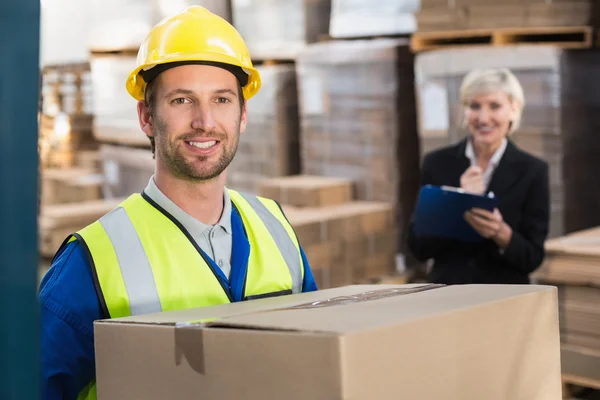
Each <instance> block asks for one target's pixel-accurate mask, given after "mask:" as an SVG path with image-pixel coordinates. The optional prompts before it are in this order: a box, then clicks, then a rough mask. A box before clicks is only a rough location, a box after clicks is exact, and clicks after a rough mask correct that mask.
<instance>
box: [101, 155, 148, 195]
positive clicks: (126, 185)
mask: <svg viewBox="0 0 600 400" xmlns="http://www.w3.org/2000/svg"><path fill="white" fill-rule="evenodd" d="M100 158H101V160H102V171H103V173H104V188H103V189H104V197H105V198H108V199H110V198H120V197H128V196H129V195H131V194H133V193H140V192H141V191H142V190H144V188H145V187H146V185H148V181H149V180H150V177H151V176H152V175H153V174H154V168H155V163H156V162H155V160H154V159H153V158H152V152H151V151H150V150H147V149H136V148H131V147H127V146H113V145H107V144H103V145H102V146H101V147H100Z"/></svg>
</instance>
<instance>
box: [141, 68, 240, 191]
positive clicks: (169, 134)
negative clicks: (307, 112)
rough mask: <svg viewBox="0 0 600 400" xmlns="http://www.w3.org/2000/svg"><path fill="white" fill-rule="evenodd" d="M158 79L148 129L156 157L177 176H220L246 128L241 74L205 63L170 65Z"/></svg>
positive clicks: (187, 177) (197, 178) (208, 177)
mask: <svg viewBox="0 0 600 400" xmlns="http://www.w3.org/2000/svg"><path fill="white" fill-rule="evenodd" d="M156 79H157V81H156V82H155V88H154V90H155V91H154V104H153V106H152V108H153V109H152V113H151V116H152V121H151V122H152V123H151V126H149V127H148V129H149V130H150V131H151V133H150V134H151V135H152V136H154V137H155V142H156V156H157V158H158V160H159V161H162V162H163V163H164V165H165V166H166V168H167V170H168V171H169V173H170V174H172V175H173V176H174V177H176V178H179V179H184V180H188V181H206V180H211V179H214V178H216V177H218V176H219V175H221V173H222V172H223V171H224V170H225V169H226V168H227V167H228V166H229V164H230V163H231V161H232V160H233V157H234V155H235V153H236V151H237V147H238V143H239V138H240V133H241V132H243V131H244V130H245V128H246V107H245V106H244V107H243V109H241V107H240V99H239V96H240V95H241V93H238V81H237V79H236V78H235V76H234V75H233V74H231V73H230V72H228V71H226V70H224V69H222V68H218V67H212V66H206V65H186V66H180V67H176V68H171V69H168V70H166V71H164V72H162V73H161V74H160V75H159V76H158V77H157V78H156ZM145 130H146V129H145ZM148 133H149V132H146V134H148Z"/></svg>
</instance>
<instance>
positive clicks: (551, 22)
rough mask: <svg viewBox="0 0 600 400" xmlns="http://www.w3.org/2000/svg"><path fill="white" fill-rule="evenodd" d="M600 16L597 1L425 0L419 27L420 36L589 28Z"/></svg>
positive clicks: (418, 20) (422, 1)
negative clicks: (428, 33)
mask: <svg viewBox="0 0 600 400" xmlns="http://www.w3.org/2000/svg"><path fill="white" fill-rule="evenodd" d="M598 14H599V12H598V4H597V2H596V1H595V0H576V1H560V0H509V1H502V2H499V1H497V0H451V1H450V0H421V9H420V11H419V12H418V13H417V23H418V31H419V32H427V31H443V30H461V29H494V28H513V27H519V28H520V27H564V26H585V25H597V24H598V21H599V19H598ZM491 16H493V17H491Z"/></svg>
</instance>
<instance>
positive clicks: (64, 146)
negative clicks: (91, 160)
mask: <svg viewBox="0 0 600 400" xmlns="http://www.w3.org/2000/svg"><path fill="white" fill-rule="evenodd" d="M93 120H94V117H93V115H91V114H65V113H59V114H57V115H55V116H51V115H44V114H42V115H40V127H39V133H40V135H39V141H38V142H39V143H38V144H39V146H38V147H39V152H40V165H41V167H42V168H69V167H73V166H75V164H76V163H77V154H78V153H79V152H82V151H94V150H96V149H97V148H98V142H97V141H96V139H95V137H94V135H93V131H92V129H93V128H92V126H93Z"/></svg>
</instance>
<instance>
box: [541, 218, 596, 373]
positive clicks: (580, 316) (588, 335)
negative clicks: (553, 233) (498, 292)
mask: <svg viewBox="0 0 600 400" xmlns="http://www.w3.org/2000/svg"><path fill="white" fill-rule="evenodd" d="M534 277H535V279H536V280H537V281H539V282H540V283H543V284H552V285H556V286H558V288H559V303H560V304H559V305H560V328H561V341H562V346H563V370H564V373H565V374H567V375H569V374H572V375H576V376H579V377H587V378H588V379H593V380H595V381H596V384H597V385H600V373H599V372H600V228H599V227H595V228H590V229H586V230H583V231H578V232H574V233H571V234H568V235H565V236H562V237H558V238H555V239H552V240H549V241H548V242H547V243H546V259H545V261H544V264H543V265H542V267H541V268H540V269H539V270H538V271H537V272H536V273H535V275H534Z"/></svg>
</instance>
